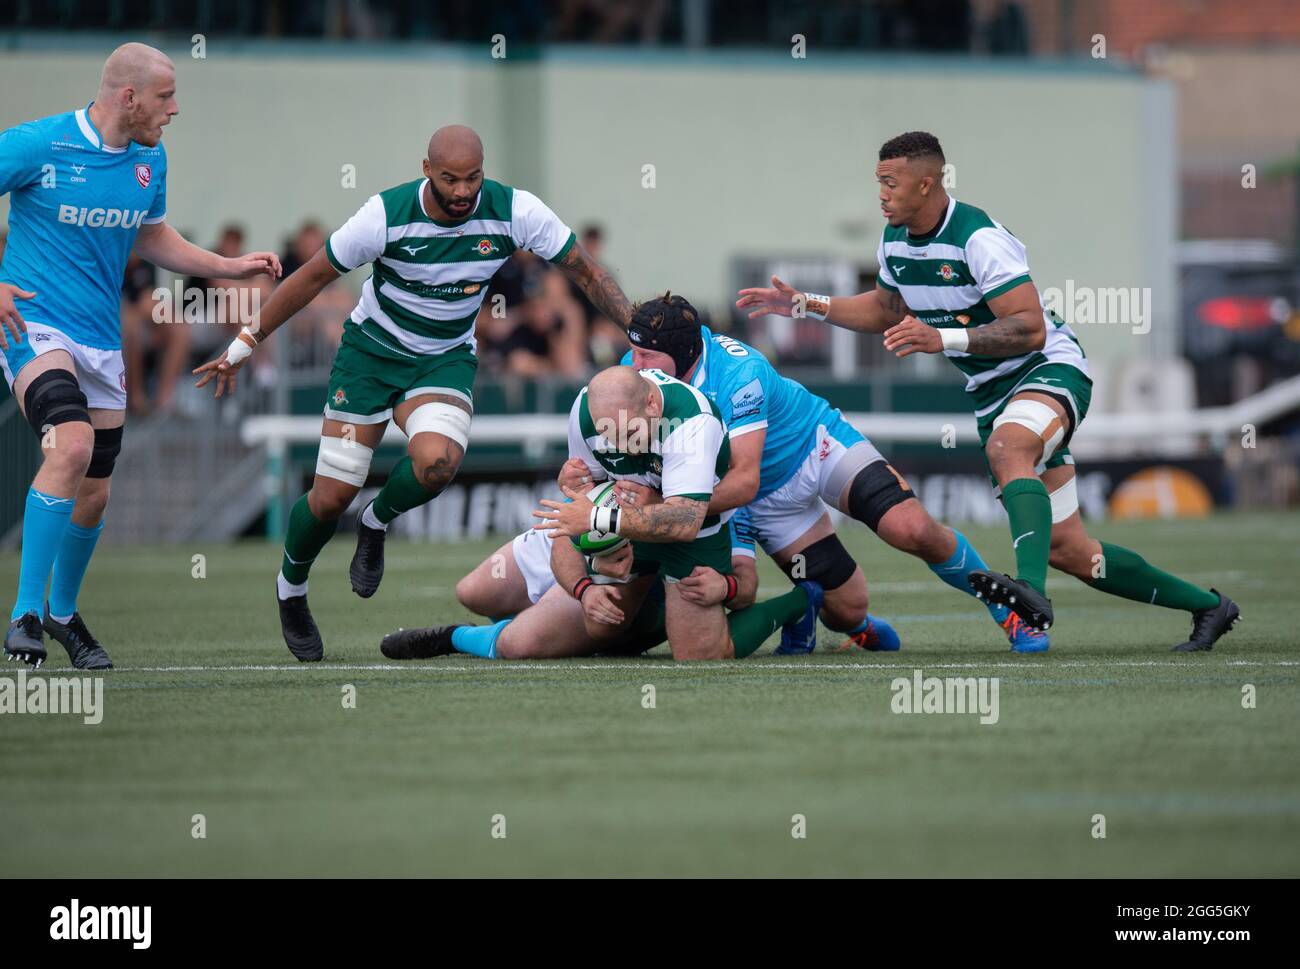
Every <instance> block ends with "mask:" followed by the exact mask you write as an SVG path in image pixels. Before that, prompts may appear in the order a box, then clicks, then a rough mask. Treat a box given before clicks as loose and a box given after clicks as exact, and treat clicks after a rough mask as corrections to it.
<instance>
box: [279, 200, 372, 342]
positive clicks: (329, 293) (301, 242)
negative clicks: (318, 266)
mask: <svg viewBox="0 0 1300 969" xmlns="http://www.w3.org/2000/svg"><path fill="white" fill-rule="evenodd" d="M325 240H326V236H325V230H324V229H322V228H321V225H320V223H319V222H316V221H315V220H312V219H309V220H307V221H306V222H304V223H303V224H302V225H301V226H299V227H298V231H297V232H295V233H294V234H293V236H292V237H291V238H290V239H289V242H288V244H287V245H286V246H285V250H284V255H283V256H282V257H281V259H280V262H281V264H282V265H283V267H284V275H283V276H282V277H281V280H282V281H283V280H284V279H288V278H289V275H290V274H291V273H293V272H295V271H296V270H297V269H299V268H300V267H301V266H302V265H303V264H304V263H306V262H307V261H308V260H309V259H311V257H312V256H314V255H316V253H318V252H320V250H321V249H322V248H323V247H324V245H325ZM355 305H356V297H355V296H354V295H353V294H352V292H351V291H350V290H349V289H348V288H347V286H346V285H345V284H344V283H343V282H341V281H340V280H335V281H334V282H332V283H330V284H329V285H328V286H326V287H325V288H324V289H323V290H321V292H320V295H319V296H317V297H316V298H315V299H314V300H312V301H311V302H310V303H308V304H307V305H306V306H304V307H303V308H302V309H301V310H299V311H298V313H296V314H295V315H294V317H293V318H292V319H291V320H290V321H289V330H288V333H287V336H288V337H289V340H288V344H287V347H286V348H283V349H284V351H285V352H287V353H288V354H289V365H290V366H295V367H301V366H307V367H311V366H323V365H325V364H326V363H327V362H328V361H329V360H330V359H331V358H332V357H333V356H334V352H335V350H337V349H338V345H339V341H340V340H341V339H343V322H344V320H346V319H347V318H348V315H349V314H350V313H351V312H352V308H353V307H354V306H355Z"/></svg>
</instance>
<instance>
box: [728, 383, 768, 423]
mask: <svg viewBox="0 0 1300 969" xmlns="http://www.w3.org/2000/svg"><path fill="white" fill-rule="evenodd" d="M762 406H763V384H762V382H761V381H759V379H758V378H757V377H755V378H754V379H753V380H751V381H750V382H749V383H747V384H745V386H743V387H741V388H740V389H739V390H737V391H736V392H735V393H733V394H732V395H731V419H732V420H733V421H737V420H740V419H741V418H742V417H753V416H754V415H755V414H757V413H758V412H759V410H760V409H761V408H762Z"/></svg>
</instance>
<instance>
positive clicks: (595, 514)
mask: <svg viewBox="0 0 1300 969" xmlns="http://www.w3.org/2000/svg"><path fill="white" fill-rule="evenodd" d="M590 525H591V530H592V531H593V532H601V533H603V534H606V535H617V534H618V509H617V508H602V507H599V506H597V507H595V508H593V509H591V522H590Z"/></svg>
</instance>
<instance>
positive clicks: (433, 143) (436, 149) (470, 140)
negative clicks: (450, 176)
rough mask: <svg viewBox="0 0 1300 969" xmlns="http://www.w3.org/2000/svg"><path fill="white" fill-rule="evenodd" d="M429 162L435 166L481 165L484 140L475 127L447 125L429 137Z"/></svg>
mask: <svg viewBox="0 0 1300 969" xmlns="http://www.w3.org/2000/svg"><path fill="white" fill-rule="evenodd" d="M429 164H430V165H433V166H434V167H435V168H438V167H442V166H451V167H460V166H462V165H465V164H470V165H473V166H476V167H477V166H481V165H482V164H483V142H482V140H481V139H480V138H479V136H478V133H477V132H476V131H475V130H474V129H473V128H470V127H467V126H466V125H463V124H449V125H445V126H444V127H442V128H439V129H438V130H437V131H435V132H434V133H433V137H432V138H430V139H429Z"/></svg>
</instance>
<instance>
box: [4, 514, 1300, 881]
mask: <svg viewBox="0 0 1300 969" xmlns="http://www.w3.org/2000/svg"><path fill="white" fill-rule="evenodd" d="M1096 532H1097V533H1098V534H1099V535H1100V536H1101V537H1104V538H1107V539H1109V540H1111V541H1115V542H1119V543H1122V544H1125V545H1128V546H1130V547H1132V548H1135V549H1137V550H1139V551H1141V552H1142V553H1143V554H1145V555H1146V556H1147V557H1148V558H1149V559H1150V560H1151V561H1153V562H1155V563H1157V564H1161V565H1164V566H1165V567H1168V568H1171V569H1173V570H1176V571H1178V572H1181V573H1182V574H1183V575H1185V576H1187V577H1188V578H1191V579H1193V580H1194V581H1198V582H1201V583H1203V584H1206V585H1209V584H1214V585H1216V586H1217V587H1219V588H1221V589H1223V590H1224V591H1225V592H1227V593H1229V594H1230V595H1232V596H1233V597H1234V598H1235V599H1236V600H1237V601H1238V603H1239V604H1240V605H1241V607H1242V612H1243V615H1244V617H1245V619H1244V621H1243V622H1242V623H1240V624H1239V625H1238V627H1237V629H1236V630H1235V631H1234V632H1232V633H1230V634H1229V635H1228V636H1227V637H1226V639H1225V640H1223V641H1222V643H1221V645H1220V648H1218V649H1216V650H1215V651H1214V652H1212V653H1208V654H1196V655H1190V656H1183V655H1177V654H1171V653H1170V652H1169V647H1170V646H1171V645H1172V644H1174V643H1176V642H1179V641H1181V640H1182V639H1183V638H1184V637H1185V635H1186V633H1187V632H1188V630H1189V628H1190V625H1189V622H1188V620H1187V617H1186V616H1185V615H1183V614H1181V613H1175V612H1171V611H1168V610H1164V609H1157V608H1148V607H1144V606H1141V605H1137V604H1134V603H1129V602H1123V601H1120V600H1116V599H1112V598H1109V597H1106V596H1102V595H1099V594H1097V593H1094V592H1092V591H1090V590H1088V589H1086V588H1085V587H1083V586H1082V585H1080V584H1079V583H1077V582H1075V581H1074V580H1073V579H1067V578H1063V577H1058V578H1055V579H1054V580H1053V581H1054V584H1053V586H1052V588H1051V593H1052V595H1053V597H1054V600H1055V604H1056V614H1057V622H1058V627H1057V628H1056V629H1055V630H1053V645H1052V650H1051V652H1050V653H1048V654H1047V655H1045V656H1016V655H1013V654H1011V653H1010V652H1008V651H1007V648H1006V643H1005V641H1004V640H1003V639H1002V638H1001V636H1000V633H999V631H998V630H997V629H995V628H994V627H993V625H992V623H991V622H990V621H989V620H988V619H987V618H986V615H985V614H984V613H983V611H982V609H981V608H980V607H979V606H978V605H977V604H976V603H974V602H973V600H967V599H965V598H964V597H962V596H960V595H959V594H957V593H956V592H953V591H952V590H950V589H948V588H947V587H945V586H943V585H941V584H940V583H939V582H938V580H936V579H934V578H933V577H932V576H931V575H930V573H929V572H928V571H927V570H926V569H925V568H924V566H922V565H921V564H920V563H919V562H917V561H916V560H914V559H911V558H908V557H906V556H904V555H901V554H899V553H897V552H894V551H892V550H890V549H888V548H886V547H885V546H883V545H882V544H881V543H880V542H879V541H878V540H876V539H875V538H874V536H871V535H870V534H869V533H867V532H866V531H865V530H864V529H862V528H861V527H859V526H857V525H849V526H848V527H847V528H846V542H847V544H848V545H849V547H850V550H851V551H852V552H853V553H854V554H855V555H856V556H857V558H858V560H859V561H860V562H861V563H862V565H863V567H864V568H865V570H866V572H867V577H868V582H869V583H870V586H871V589H872V611H873V612H875V613H877V614H879V615H882V616H885V617H887V618H890V619H892V620H893V621H894V623H895V625H896V627H897V629H898V630H899V632H900V634H901V635H902V637H903V651H902V652H900V653H894V654H877V655H868V654H863V653H857V654H856V655H855V654H838V653H833V652H829V651H826V652H823V651H821V650H819V652H818V653H817V654H815V655H814V656H812V657H809V658H801V659H782V658H779V657H772V656H771V655H770V651H771V645H774V644H775V640H773V642H772V643H771V644H769V645H768V646H765V647H764V648H763V649H762V650H761V651H760V653H759V654H757V655H756V656H754V657H752V658H751V659H748V660H744V661H740V662H731V663H723V664H712V665H708V664H705V665H680V664H674V663H673V662H672V661H671V660H670V659H669V658H668V657H667V654H666V650H665V649H664V648H662V647H661V648H660V649H659V650H656V651H655V652H654V653H652V654H651V655H649V656H648V657H646V658H644V659H640V660H625V659H621V660H575V661H567V662H545V663H492V662H488V661H482V660H477V659H475V658H472V657H461V656H456V657H449V658H446V659H442V660H434V661H430V662H425V663H416V664H409V665H404V666H400V667H396V666H395V665H394V664H386V663H385V662H384V660H383V658H382V657H381V656H380V655H379V652H378V641H379V638H380V636H381V635H382V634H383V633H384V632H387V631H389V630H391V629H395V628H397V627H398V626H413V625H427V624H430V623H432V622H435V621H438V622H446V621H452V620H456V619H460V618H463V617H464V614H463V612H462V611H461V610H460V608H459V606H458V605H456V603H455V601H454V598H453V595H452V588H453V586H454V583H455V580H456V579H457V578H458V577H459V576H460V575H461V574H462V573H463V572H465V571H467V570H468V569H469V568H470V567H471V566H473V565H474V564H475V563H476V562H477V561H478V560H479V559H480V558H481V557H482V556H483V555H484V554H485V553H487V552H488V551H489V550H490V549H491V548H492V547H494V545H495V543H475V544H463V545H442V546H419V545H409V544H397V543H394V545H393V546H392V547H391V548H390V550H389V560H388V572H387V575H386V577H385V579H384V584H383V587H382V588H381V589H380V591H379V593H378V594H377V595H376V596H375V598H373V599H371V600H368V601H362V600H360V599H358V598H356V597H355V596H354V595H353V594H352V593H351V591H350V589H349V587H348V580H347V573H346V569H347V561H348V558H349V556H350V555H351V551H352V541H351V537H350V536H348V535H346V534H341V535H340V536H339V537H338V538H337V539H336V541H335V542H334V543H333V544H332V546H331V547H330V548H329V549H328V550H327V551H326V553H325V554H324V556H323V557H322V558H321V560H320V561H319V562H318V564H317V566H316V569H315V572H314V574H313V578H312V590H311V597H312V603H313V606H314V609H315V613H316V616H317V619H318V621H319V623H320V625H321V628H322V631H323V633H324V635H325V638H326V662H325V663H323V664H320V665H318V666H299V665H298V664H296V663H294V662H293V661H292V658H291V657H290V655H289V653H288V652H287V650H286V649H285V648H284V645H283V643H282V641H281V640H280V636H279V627H278V622H277V618H276V610H275V607H274V603H273V601H272V597H273V589H272V586H273V575H274V573H275V569H276V567H277V563H278V560H279V552H278V550H277V549H275V548H273V547H271V546H269V545H265V544H261V543H246V544H241V545H238V546H213V547H198V546H196V547H193V548H191V547H169V548H150V549H119V548H105V549H104V550H103V551H102V552H101V554H99V556H98V557H97V558H96V560H95V562H94V563H93V564H92V566H91V573H90V576H89V578H88V580H87V586H86V589H85V591H84V593H83V596H82V599H81V603H80V605H81V609H82V612H83V614H84V615H85V616H86V617H87V619H88V621H89V622H90V624H91V626H92V628H94V629H95V630H96V632H97V633H98V634H99V635H100V636H101V638H102V639H103V640H104V641H105V644H106V645H107V646H108V648H109V650H110V652H111V653H112V656H113V658H114V660H115V661H116V662H117V663H118V665H119V669H116V670H114V671H112V672H111V673H110V674H108V676H107V678H106V688H105V700H104V705H105V713H104V719H103V722H102V724H100V725H98V726H87V725H84V724H83V723H82V722H81V720H80V718H77V717H72V716H34V715H7V716H3V717H0V739H2V740H3V743H0V810H2V811H3V817H4V818H5V819H6V824H5V835H4V837H3V851H0V859H3V860H2V861H0V874H5V875H160V874H162V875H352V874H368V875H378V874H399V875H431V874H575V875H576V874H684V875H702V874H739V875H745V874H811V875H818V874H827V875H829V874H850V875H852V874H857V875H979V874H989V875H1067V874H1079V875H1220V874H1222V875H1291V876H1295V875H1297V874H1300V770H1298V765H1300V729H1297V727H1298V726H1300V724H1298V722H1297V721H1298V719H1300V665H1297V664H1298V663H1300V657H1298V656H1297V652H1296V648H1295V647H1296V643H1297V640H1298V639H1300V633H1298V632H1297V627H1298V626H1300V609H1298V608H1297V598H1298V596H1300V593H1298V592H1297V589H1300V585H1297V573H1298V572H1300V520H1298V519H1297V517H1296V516H1294V515H1280V514H1279V515H1230V516H1220V517H1215V518H1213V519H1210V520H1207V521H1184V522H1151V523H1137V524H1134V523H1111V524H1108V525H1104V526H1100V527H1098V528H1097V529H1096ZM967 534H968V535H969V536H970V538H971V540H972V541H973V542H975V544H976V546H977V547H978V548H980V549H981V550H982V551H983V554H984V555H985V557H986V558H988V560H989V561H990V563H991V564H992V565H993V566H994V567H995V568H1007V567H1009V566H1010V565H1011V555H1010V549H1009V544H1010V543H1009V540H1008V536H1007V534H1006V531H1005V529H1001V528H970V529H967ZM199 553H201V554H203V555H205V556H206V573H207V574H206V577H205V578H194V577H192V569H193V565H192V556H194V555H195V554H199ZM17 567H18V566H17V556H16V555H14V554H10V555H7V556H5V558H4V560H3V562H0V588H3V589H5V590H6V592H7V593H8V592H10V591H11V590H12V588H13V586H14V583H15V581H16V575H17ZM762 576H763V588H764V592H765V593H771V592H776V591H780V590H782V589H784V588H785V587H786V586H785V580H784V578H783V577H782V576H781V575H780V574H779V573H778V572H777V571H776V570H775V569H774V568H772V567H771V565H770V563H767V562H764V563H763V564H762ZM6 602H8V600H6ZM822 643H823V648H825V647H826V646H834V645H836V644H837V643H838V638H837V637H835V636H834V634H830V633H827V632H826V631H825V630H823V632H822ZM51 649H52V652H51V662H50V663H49V665H48V666H47V668H46V671H47V672H49V673H57V672H60V671H62V669H64V668H65V667H66V656H65V655H64V654H63V651H62V649H61V648H60V647H59V646H58V645H57V644H51ZM916 668H920V669H923V670H924V671H925V672H926V674H927V675H937V676H945V675H961V676H997V677H999V678H1000V719H999V721H998V722H997V723H996V724H992V725H981V724H979V722H978V718H977V717H975V716H969V715H968V716H961V715H910V716H909V715H900V714H895V713H893V712H891V709H890V699H891V696H892V693H891V690H890V682H891V681H892V680H893V679H894V678H895V677H899V676H903V677H910V676H911V675H912V671H913V670H914V669H916ZM15 672H16V669H15V667H12V666H8V665H5V666H3V667H0V676H12V675H13V674H14V673H15ZM646 684H652V685H653V686H654V687H655V688H656V706H655V708H654V709H646V708H644V707H643V706H642V695H643V694H642V688H643V686H644V685H646ZM1246 684H1253V685H1254V687H1255V689H1256V691H1257V705H1256V707H1255V709H1245V708H1244V707H1243V702H1242V688H1243V686H1244V685H1246ZM347 685H351V686H353V687H355V689H356V707H355V709H345V708H344V705H343V702H342V696H343V691H344V687H345V686H347ZM196 814H202V815H203V816H204V818H205V819H206V838H204V839H195V838H194V837H192V834H191V831H192V820H191V819H192V818H193V816H194V815H196ZM1098 814H1101V815H1104V816H1105V824H1106V837H1105V838H1104V839H1099V838H1095V837H1093V829H1094V823H1093V816H1094V815H1098ZM496 815H502V816H504V819H505V822H504V824H505V834H506V837H504V838H494V837H493V818H494V816H496ZM795 815H802V816H803V818H804V819H806V820H805V833H806V837H803V838H795V837H792V829H793V828H794V821H793V820H792V819H793V818H794V816H795ZM15 819H21V820H20V821H16V820H15ZM497 832H498V833H500V826H498V828H497Z"/></svg>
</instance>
